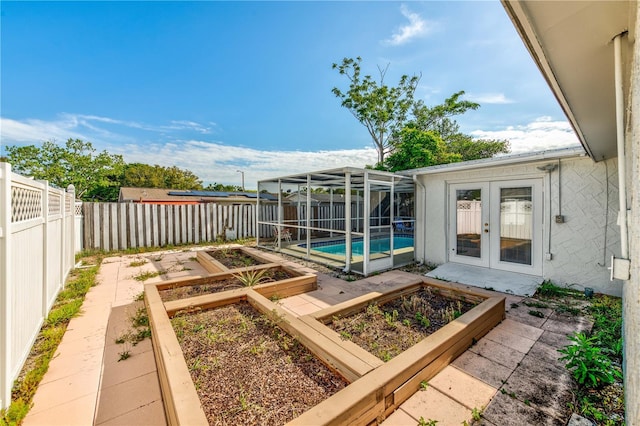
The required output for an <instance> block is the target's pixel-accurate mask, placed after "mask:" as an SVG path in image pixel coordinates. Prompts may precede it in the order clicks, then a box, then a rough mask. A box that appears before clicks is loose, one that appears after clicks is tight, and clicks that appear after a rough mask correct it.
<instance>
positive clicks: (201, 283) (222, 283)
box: [158, 264, 308, 302]
mask: <svg viewBox="0 0 640 426" xmlns="http://www.w3.org/2000/svg"><path fill="white" fill-rule="evenodd" d="M301 276H302V275H301V274H300V273H298V272H296V271H293V270H290V269H287V268H285V267H283V266H280V265H274V264H268V265H267V267H263V268H251V269H249V268H243V269H237V270H234V271H232V272H228V273H219V274H214V275H212V276H209V277H207V278H204V279H200V280H197V281H195V282H194V281H187V280H179V281H177V282H176V281H174V282H171V283H164V284H162V285H159V286H158V290H159V291H160V298H161V299H162V301H163V302H168V301H172V300H178V299H186V298H188V297H195V296H201V295H203V294H209V293H219V292H222V291H227V290H235V289H239V288H243V287H253V286H260V285H263V284H271V283H276V282H281V281H285V280H291V279H293V278H296V277H301ZM295 281H296V280H294V281H293V282H295ZM307 281H308V279H307ZM287 282H289V283H290V282H292V281H287Z"/></svg>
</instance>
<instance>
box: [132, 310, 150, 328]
mask: <svg viewBox="0 0 640 426" xmlns="http://www.w3.org/2000/svg"><path fill="white" fill-rule="evenodd" d="M131 323H132V324H133V326H134V327H148V326H149V315H147V310H146V309H145V308H144V307H140V308H138V309H137V310H136V313H135V315H133V316H132V317H131Z"/></svg>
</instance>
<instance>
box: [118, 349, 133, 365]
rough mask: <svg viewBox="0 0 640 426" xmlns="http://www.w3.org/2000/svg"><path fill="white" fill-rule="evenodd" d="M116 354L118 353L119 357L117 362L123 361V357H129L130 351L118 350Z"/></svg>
mask: <svg viewBox="0 0 640 426" xmlns="http://www.w3.org/2000/svg"><path fill="white" fill-rule="evenodd" d="M118 355H120V358H118V362H120V361H124V360H125V359H129V358H131V351H130V350H123V351H122V352H118Z"/></svg>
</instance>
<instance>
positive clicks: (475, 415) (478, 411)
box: [471, 407, 482, 422]
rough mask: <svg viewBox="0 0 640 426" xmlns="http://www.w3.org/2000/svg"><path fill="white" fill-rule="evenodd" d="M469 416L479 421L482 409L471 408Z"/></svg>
mask: <svg viewBox="0 0 640 426" xmlns="http://www.w3.org/2000/svg"><path fill="white" fill-rule="evenodd" d="M471 418H472V419H473V420H475V421H476V422H479V421H480V419H481V418H482V409H479V408H477V407H474V408H473V410H471Z"/></svg>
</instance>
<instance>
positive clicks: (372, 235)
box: [369, 183, 393, 260]
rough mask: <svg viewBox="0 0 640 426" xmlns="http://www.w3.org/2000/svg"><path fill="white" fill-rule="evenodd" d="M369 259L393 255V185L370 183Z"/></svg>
mask: <svg viewBox="0 0 640 426" xmlns="http://www.w3.org/2000/svg"><path fill="white" fill-rule="evenodd" d="M369 188H370V190H369V194H370V198H369V200H370V202H369V206H370V211H369V259H370V260H377V259H382V258H389V257H391V251H390V246H391V236H392V235H393V233H392V232H391V231H392V227H391V222H392V221H391V215H392V209H393V203H392V202H391V186H390V185H382V184H374V183H370V186H369Z"/></svg>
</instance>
